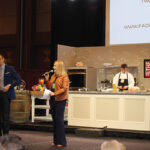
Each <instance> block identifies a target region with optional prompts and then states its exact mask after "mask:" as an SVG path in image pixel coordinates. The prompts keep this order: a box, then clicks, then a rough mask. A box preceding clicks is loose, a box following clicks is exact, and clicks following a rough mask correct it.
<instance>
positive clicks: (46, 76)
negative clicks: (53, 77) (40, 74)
mask: <svg viewBox="0 0 150 150" xmlns="http://www.w3.org/2000/svg"><path fill="white" fill-rule="evenodd" d="M45 80H46V81H48V80H49V73H47V74H45Z"/></svg>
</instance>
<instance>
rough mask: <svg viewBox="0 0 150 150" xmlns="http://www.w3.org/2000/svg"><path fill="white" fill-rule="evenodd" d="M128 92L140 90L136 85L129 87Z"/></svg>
mask: <svg viewBox="0 0 150 150" xmlns="http://www.w3.org/2000/svg"><path fill="white" fill-rule="evenodd" d="M129 92H141V90H140V88H139V87H137V86H134V87H131V88H129Z"/></svg>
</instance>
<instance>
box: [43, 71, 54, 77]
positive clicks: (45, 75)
mask: <svg viewBox="0 0 150 150" xmlns="http://www.w3.org/2000/svg"><path fill="white" fill-rule="evenodd" d="M53 72H54V70H50V71H48V72H45V73H44V74H42V76H46V75H47V74H49V73H53Z"/></svg>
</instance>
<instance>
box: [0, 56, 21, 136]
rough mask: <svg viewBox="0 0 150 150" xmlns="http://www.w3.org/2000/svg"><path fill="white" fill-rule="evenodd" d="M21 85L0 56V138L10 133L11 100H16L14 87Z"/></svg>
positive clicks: (18, 77)
mask: <svg viewBox="0 0 150 150" xmlns="http://www.w3.org/2000/svg"><path fill="white" fill-rule="evenodd" d="M20 83H21V78H20V76H19V75H18V74H17V72H16V71H15V69H14V68H13V67H11V66H8V65H6V64H5V59H4V56H3V55H2V54H0V136H1V135H2V134H8V133H9V114H10V100H11V99H15V98H16V97H15V91H14V87H15V86H16V85H19V84H20Z"/></svg>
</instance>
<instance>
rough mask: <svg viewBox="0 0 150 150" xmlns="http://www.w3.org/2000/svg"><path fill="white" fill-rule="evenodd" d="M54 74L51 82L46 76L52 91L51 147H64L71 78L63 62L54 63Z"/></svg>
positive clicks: (47, 85) (48, 86)
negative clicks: (66, 110)
mask: <svg viewBox="0 0 150 150" xmlns="http://www.w3.org/2000/svg"><path fill="white" fill-rule="evenodd" d="M53 69H54V74H53V75H52V76H51V78H50V80H49V74H47V75H45V80H46V81H45V83H46V87H47V88H48V89H50V90H51V93H50V96H51V99H50V107H51V114H52V119H53V136H54V137H53V143H52V144H51V146H57V147H63V146H66V145H67V142H66V136H65V125H64V110H65V104H66V100H67V99H68V88H69V78H68V75H67V73H66V71H65V65H64V63H63V61H58V60H57V61H55V62H54V66H53Z"/></svg>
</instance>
